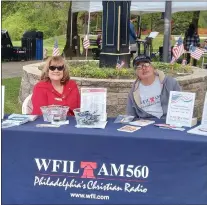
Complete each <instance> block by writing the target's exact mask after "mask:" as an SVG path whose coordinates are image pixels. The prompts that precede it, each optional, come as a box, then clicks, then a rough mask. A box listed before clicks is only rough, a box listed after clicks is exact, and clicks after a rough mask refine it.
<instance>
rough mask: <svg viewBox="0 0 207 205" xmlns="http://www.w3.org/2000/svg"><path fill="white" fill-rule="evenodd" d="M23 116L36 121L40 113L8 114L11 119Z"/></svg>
mask: <svg viewBox="0 0 207 205" xmlns="http://www.w3.org/2000/svg"><path fill="white" fill-rule="evenodd" d="M16 117H17V118H19V117H20V118H21V117H24V118H25V117H26V118H28V120H29V121H35V120H36V119H37V117H38V115H24V114H11V115H9V116H8V119H11V118H16Z"/></svg>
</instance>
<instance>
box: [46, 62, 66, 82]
mask: <svg viewBox="0 0 207 205" xmlns="http://www.w3.org/2000/svg"><path fill="white" fill-rule="evenodd" d="M64 69H65V67H64V63H63V62H61V61H60V62H54V61H51V63H50V66H49V73H48V76H49V78H50V80H51V81H61V79H62V78H63V70H64Z"/></svg>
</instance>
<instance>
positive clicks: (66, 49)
mask: <svg viewBox="0 0 207 205" xmlns="http://www.w3.org/2000/svg"><path fill="white" fill-rule="evenodd" d="M71 12H72V2H70V7H69V9H68V22H67V33H66V44H65V47H64V49H63V53H64V56H65V57H72V48H71V45H70V37H71Z"/></svg>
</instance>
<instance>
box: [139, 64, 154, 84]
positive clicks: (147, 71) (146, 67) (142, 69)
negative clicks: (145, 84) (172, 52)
mask: <svg viewBox="0 0 207 205" xmlns="http://www.w3.org/2000/svg"><path fill="white" fill-rule="evenodd" d="M136 72H137V76H138V77H139V79H140V80H145V79H147V78H151V77H153V76H154V68H153V66H152V65H151V64H150V63H146V62H141V63H140V64H139V65H138V66H137V69H136Z"/></svg>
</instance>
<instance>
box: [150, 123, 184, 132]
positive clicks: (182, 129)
mask: <svg viewBox="0 0 207 205" xmlns="http://www.w3.org/2000/svg"><path fill="white" fill-rule="evenodd" d="M154 125H155V126H157V127H159V128H162V129H171V130H179V131H184V130H185V128H182V127H178V126H174V125H167V124H154Z"/></svg>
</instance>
